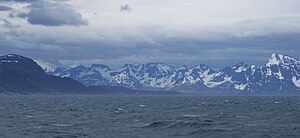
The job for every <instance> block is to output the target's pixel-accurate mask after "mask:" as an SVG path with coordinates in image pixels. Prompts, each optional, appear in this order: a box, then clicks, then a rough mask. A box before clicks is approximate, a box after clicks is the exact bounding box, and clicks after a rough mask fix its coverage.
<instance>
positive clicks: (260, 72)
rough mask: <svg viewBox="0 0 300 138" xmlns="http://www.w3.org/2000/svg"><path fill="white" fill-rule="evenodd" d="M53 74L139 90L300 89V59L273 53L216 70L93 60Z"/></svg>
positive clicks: (92, 84) (257, 91)
mask: <svg viewBox="0 0 300 138" xmlns="http://www.w3.org/2000/svg"><path fill="white" fill-rule="evenodd" d="M47 73H48V74H51V75H56V76H61V77H70V78H72V79H74V80H78V81H79V82H81V83H82V84H84V85H86V86H97V85H106V86H123V87H127V88H134V89H139V90H180V91H194V92H198V91H222V92H226V91H231V92H246V93H300V61H299V60H298V59H296V58H293V57H291V56H287V55H283V54H277V53H274V54H272V56H271V57H270V59H269V60H268V61H267V63H266V64H265V65H264V66H255V65H251V66H249V65H247V64H246V63H243V62H240V63H238V64H236V65H234V66H231V67H225V68H222V69H220V70H213V69H211V68H209V67H208V66H206V65H204V64H201V65H197V66H194V67H187V66H181V67H177V68H176V67H173V66H170V65H167V64H164V63H147V64H126V65H124V66H123V67H122V68H120V69H111V68H110V67H108V66H107V65H102V64H93V65H91V66H89V67H85V66H77V67H73V68H68V69H61V68H57V69H56V70H55V71H53V72H47Z"/></svg>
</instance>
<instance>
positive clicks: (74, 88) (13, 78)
mask: <svg viewBox="0 0 300 138" xmlns="http://www.w3.org/2000/svg"><path fill="white" fill-rule="evenodd" d="M0 94H4V95H15V94H21V95H28V94H30V95H32V94H47V95H49V94H51V95H52V94H151V95H153V94H178V93H177V92H171V91H167V92H166V91H164V92H160V91H140V90H134V89H129V88H124V87H121V86H85V85H82V84H81V83H80V82H78V81H76V80H73V79H71V78H68V77H57V76H53V75H48V74H47V73H46V72H45V71H44V70H43V69H42V68H41V67H40V66H39V65H38V64H37V63H36V62H34V61H33V60H32V59H30V58H26V57H23V56H20V55H14V54H8V55H4V56H0Z"/></svg>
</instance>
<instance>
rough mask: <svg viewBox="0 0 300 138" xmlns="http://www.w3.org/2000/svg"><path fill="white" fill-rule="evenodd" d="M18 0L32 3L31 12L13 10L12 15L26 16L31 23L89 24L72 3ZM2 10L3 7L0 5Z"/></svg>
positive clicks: (54, 24)
mask: <svg viewBox="0 0 300 138" xmlns="http://www.w3.org/2000/svg"><path fill="white" fill-rule="evenodd" d="M7 1H16V0H7ZM17 2H27V3H30V5H29V6H28V9H29V12H28V13H22V12H19V11H12V12H11V13H10V17H20V18H26V19H27V21H28V22H29V23H30V24H33V25H45V26H62V25H74V26H80V25H87V24H88V21H87V20H84V19H83V17H82V15H81V14H80V13H78V12H77V11H76V10H75V9H74V8H73V7H72V6H71V5H69V4H66V3H64V2H63V1H55V0H51V1H44V0H32V1H29V0H21V1H18V0H17ZM0 10H1V7H0Z"/></svg>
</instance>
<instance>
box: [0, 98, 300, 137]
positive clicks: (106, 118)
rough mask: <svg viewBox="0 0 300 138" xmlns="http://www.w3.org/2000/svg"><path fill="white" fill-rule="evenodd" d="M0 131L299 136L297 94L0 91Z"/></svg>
mask: <svg viewBox="0 0 300 138" xmlns="http://www.w3.org/2000/svg"><path fill="white" fill-rule="evenodd" d="M0 122H1V123H0V137H12V138H16V137H17V138H18V137H22V138H23V137H30V138H31V137H57V138H59V137H66V138H69V137H70V138H71V137H91V138H92V137H104V138H106V137H120V138H124V137H137V138H139V137H147V138H148V137H153V138H157V137H195V138H199V137H246V138H247V137H249V138H254V137H278V138H279V137H295V138H299V137H300V97H198V96H161V97H159V96H2V97H0Z"/></svg>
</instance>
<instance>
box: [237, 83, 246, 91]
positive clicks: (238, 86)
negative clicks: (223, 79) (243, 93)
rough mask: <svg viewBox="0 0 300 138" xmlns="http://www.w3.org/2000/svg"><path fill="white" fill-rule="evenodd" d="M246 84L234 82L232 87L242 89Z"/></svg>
mask: <svg viewBox="0 0 300 138" xmlns="http://www.w3.org/2000/svg"><path fill="white" fill-rule="evenodd" d="M246 86H247V84H234V88H235V89H237V90H244V89H245V88H246Z"/></svg>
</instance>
